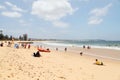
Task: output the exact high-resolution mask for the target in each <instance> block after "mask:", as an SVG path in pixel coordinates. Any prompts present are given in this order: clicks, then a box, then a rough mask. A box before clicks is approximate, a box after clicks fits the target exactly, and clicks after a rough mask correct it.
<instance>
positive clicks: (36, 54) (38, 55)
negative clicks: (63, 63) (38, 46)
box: [33, 51, 41, 57]
mask: <svg viewBox="0 0 120 80" xmlns="http://www.w3.org/2000/svg"><path fill="white" fill-rule="evenodd" d="M33 56H34V57H41V54H40V52H39V51H37V52H36V53H33Z"/></svg>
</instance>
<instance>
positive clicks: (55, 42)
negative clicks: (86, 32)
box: [34, 40, 120, 50]
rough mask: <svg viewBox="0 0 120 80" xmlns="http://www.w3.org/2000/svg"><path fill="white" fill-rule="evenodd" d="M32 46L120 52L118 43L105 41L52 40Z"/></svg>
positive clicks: (119, 42) (119, 43)
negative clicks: (85, 47) (85, 48)
mask: <svg viewBox="0 0 120 80" xmlns="http://www.w3.org/2000/svg"><path fill="white" fill-rule="evenodd" d="M34 44H38V45H43V44H44V45H47V46H63V47H67V46H76V47H83V46H84V45H85V46H90V47H92V48H106V49H115V50H120V41H107V40H52V41H45V42H37V43H34Z"/></svg>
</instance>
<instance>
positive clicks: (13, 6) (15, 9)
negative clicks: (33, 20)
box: [5, 2, 25, 12]
mask: <svg viewBox="0 0 120 80" xmlns="http://www.w3.org/2000/svg"><path fill="white" fill-rule="evenodd" d="M5 4H6V5H8V6H9V7H11V9H12V10H13V11H19V12H25V10H23V9H21V8H19V7H17V6H16V5H14V4H12V3H10V2H5Z"/></svg>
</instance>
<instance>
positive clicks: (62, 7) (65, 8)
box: [31, 0, 74, 25]
mask: <svg viewBox="0 0 120 80" xmlns="http://www.w3.org/2000/svg"><path fill="white" fill-rule="evenodd" d="M73 12H74V10H73V8H72V6H71V4H70V3H69V1H68V0H37V1H34V2H33V4H32V12H31V14H33V15H36V16H39V17H40V18H41V19H44V20H47V21H51V22H53V24H55V25H57V24H56V22H54V21H56V20H57V21H58V20H59V21H60V19H61V18H63V17H65V16H67V15H71V14H72V13H73ZM59 24H60V23H59ZM62 24H63V23H62Z"/></svg>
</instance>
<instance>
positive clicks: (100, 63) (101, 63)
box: [95, 59, 103, 65]
mask: <svg viewBox="0 0 120 80" xmlns="http://www.w3.org/2000/svg"><path fill="white" fill-rule="evenodd" d="M95 61H96V62H95V64H96V65H103V62H100V61H98V59H95Z"/></svg>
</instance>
